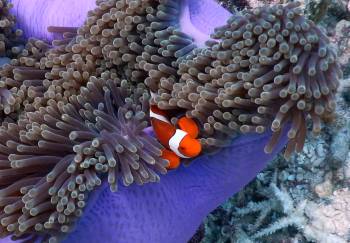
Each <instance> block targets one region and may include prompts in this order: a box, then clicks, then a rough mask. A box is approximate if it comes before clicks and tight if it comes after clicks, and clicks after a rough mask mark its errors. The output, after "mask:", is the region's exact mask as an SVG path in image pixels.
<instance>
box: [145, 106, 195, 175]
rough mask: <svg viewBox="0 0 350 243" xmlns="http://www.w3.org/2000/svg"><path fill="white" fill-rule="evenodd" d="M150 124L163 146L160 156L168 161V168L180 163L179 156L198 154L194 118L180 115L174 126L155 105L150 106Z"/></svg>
mask: <svg viewBox="0 0 350 243" xmlns="http://www.w3.org/2000/svg"><path fill="white" fill-rule="evenodd" d="M150 118H151V124H152V127H153V130H154V133H155V134H156V136H157V138H158V140H159V142H160V143H161V144H162V145H163V146H164V147H165V148H164V149H163V150H162V158H163V159H166V160H168V161H169V166H168V169H175V168H177V167H178V166H179V165H180V158H193V157H196V156H197V155H199V154H200V152H201V151H202V146H201V144H200V142H199V141H198V140H197V139H196V138H197V136H198V134H199V129H198V126H197V124H196V122H195V121H194V120H192V119H191V118H188V117H185V116H184V117H181V118H180V119H179V120H178V121H177V126H178V128H176V127H175V126H174V125H173V124H171V122H170V121H169V119H168V118H167V114H166V112H165V111H163V110H161V109H159V108H158V107H157V106H156V105H151V108H150Z"/></svg>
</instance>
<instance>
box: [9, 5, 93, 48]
mask: <svg viewBox="0 0 350 243" xmlns="http://www.w3.org/2000/svg"><path fill="white" fill-rule="evenodd" d="M10 2H12V4H13V5H14V8H13V9H12V13H13V14H14V15H16V17H17V19H18V21H17V22H18V27H19V28H21V29H22V30H23V31H24V35H25V37H27V38H28V37H35V38H38V39H42V40H48V41H51V40H53V39H54V38H56V37H57V36H56V35H54V34H53V33H49V32H47V27H48V26H65V27H79V26H81V25H82V24H83V23H84V21H85V19H86V14H87V12H88V11H89V10H92V9H94V8H95V7H96V3H95V2H96V0H10Z"/></svg>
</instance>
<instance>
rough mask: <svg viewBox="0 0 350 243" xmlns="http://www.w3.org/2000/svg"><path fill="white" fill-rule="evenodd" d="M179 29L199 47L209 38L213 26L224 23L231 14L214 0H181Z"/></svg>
mask: <svg viewBox="0 0 350 243" xmlns="http://www.w3.org/2000/svg"><path fill="white" fill-rule="evenodd" d="M181 11H182V12H181V16H180V26H181V30H182V31H183V32H185V33H187V34H189V35H190V36H192V37H193V38H194V41H195V43H196V44H197V45H198V46H199V47H203V46H204V42H205V41H206V40H208V39H209V35H210V34H211V33H213V31H214V28H215V27H218V26H221V25H224V24H225V23H226V21H227V19H228V18H229V17H230V16H231V15H232V14H231V13H230V12H228V11H227V10H226V9H224V8H223V7H222V6H220V5H219V4H218V3H217V2H216V1H214V0H204V1H203V0H202V1H198V0H182V10H181Z"/></svg>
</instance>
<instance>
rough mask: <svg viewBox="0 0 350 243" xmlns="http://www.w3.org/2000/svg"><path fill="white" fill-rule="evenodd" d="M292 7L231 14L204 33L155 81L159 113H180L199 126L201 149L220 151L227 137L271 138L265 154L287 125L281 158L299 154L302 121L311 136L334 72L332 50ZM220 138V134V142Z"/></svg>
mask: <svg viewBox="0 0 350 243" xmlns="http://www.w3.org/2000/svg"><path fill="white" fill-rule="evenodd" d="M298 6H299V4H298V3H289V4H287V5H285V6H284V5H274V6H272V7H269V6H264V7H259V8H256V9H251V10H244V11H242V12H241V13H237V14H236V15H234V16H233V17H232V18H230V20H229V21H228V22H227V24H226V25H224V26H222V27H219V28H217V29H216V31H215V32H214V33H213V34H212V38H214V39H215V40H216V41H210V42H208V43H207V45H208V46H207V47H206V48H196V49H194V50H193V52H191V54H190V55H187V56H186V57H185V58H184V59H181V60H179V61H178V71H177V74H179V76H178V77H177V76H175V77H176V78H175V79H174V80H172V82H169V81H168V80H167V79H162V80H161V82H159V83H158V86H157V87H158V89H157V94H156V97H155V99H154V100H155V101H156V103H157V104H158V106H159V107H161V108H163V109H185V110H186V114H187V116H189V117H193V118H196V119H198V121H199V122H200V123H201V124H202V125H203V128H204V129H203V131H202V142H203V144H204V145H206V146H221V145H225V142H223V141H222V139H223V138H224V137H230V136H231V135H232V134H234V133H235V132H238V131H240V132H242V133H248V132H257V133H263V132H265V131H266V129H268V128H269V127H270V128H271V130H272V131H273V132H274V135H273V136H272V138H271V141H270V143H269V144H268V145H267V146H266V148H265V151H266V152H271V150H272V148H273V147H274V145H275V144H276V143H277V142H278V137H279V135H280V131H281V128H283V126H284V125H285V124H287V123H291V128H290V130H289V133H288V137H289V138H290V142H289V143H288V146H287V149H286V152H285V156H286V157H289V156H290V155H291V153H292V152H293V151H294V150H296V151H300V150H301V149H302V147H303V143H304V140H305V135H306V121H305V120H306V119H307V118H308V117H311V118H312V120H313V132H314V133H319V132H320V129H321V120H322V119H323V118H325V117H329V116H331V114H332V113H333V112H334V109H335V101H334V98H335V97H334V96H335V92H336V90H337V88H338V86H339V84H338V79H339V78H341V76H342V73H341V70H340V67H339V65H338V63H337V62H336V58H337V56H336V51H335V49H334V48H333V47H332V46H331V45H330V44H329V40H328V38H327V37H326V35H325V34H324V33H323V31H322V30H321V29H319V28H318V27H317V26H315V24H314V23H313V22H312V21H310V20H307V19H305V18H304V17H303V16H302V15H301V9H300V8H298ZM226 135H228V136H226Z"/></svg>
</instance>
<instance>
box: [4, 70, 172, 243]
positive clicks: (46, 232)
mask: <svg viewBox="0 0 350 243" xmlns="http://www.w3.org/2000/svg"><path fill="white" fill-rule="evenodd" d="M119 82H120V81H119ZM117 83H118V81H117V80H110V79H109V80H103V79H97V78H95V77H91V78H90V81H89V82H88V83H87V85H86V87H84V88H81V95H78V96H71V98H70V103H68V104H64V103H63V102H61V101H60V102H56V101H54V100H50V101H48V104H49V105H48V106H47V107H45V108H43V107H41V108H40V109H39V110H38V111H34V112H27V113H25V116H24V117H22V118H21V119H20V120H19V121H18V125H16V124H12V123H9V124H7V123H4V124H3V126H2V127H1V131H2V132H1V136H2V138H1V141H2V149H1V156H2V164H1V170H0V173H1V174H2V175H3V176H2V177H1V181H0V182H1V187H2V189H1V190H0V195H1V202H2V203H1V207H2V210H3V214H1V217H0V218H1V225H2V227H1V228H0V229H1V231H2V235H8V234H14V235H15V236H17V237H20V236H22V235H24V236H25V235H26V233H28V232H37V233H38V234H39V235H42V236H43V237H44V239H45V238H50V239H51V241H53V240H54V239H58V238H59V237H60V234H62V233H67V232H69V231H70V230H71V229H72V226H73V223H74V221H75V220H76V219H77V218H78V217H80V216H81V215H82V210H83V208H84V207H85V205H86V202H87V201H86V200H87V198H88V195H89V192H90V191H92V190H94V188H95V187H96V186H99V185H100V184H101V181H102V179H103V178H104V177H105V176H106V177H107V180H108V182H109V183H110V185H111V190H113V191H115V190H116V188H117V183H118V180H119V179H120V180H122V181H123V183H124V185H130V184H132V183H133V182H136V183H138V184H140V185H141V184H143V183H147V182H155V181H158V180H159V176H158V175H157V173H158V172H160V173H163V174H164V173H166V169H165V167H166V166H167V163H168V162H167V161H165V160H163V159H161V158H160V155H161V148H162V147H161V145H160V144H159V143H158V142H157V141H156V140H155V139H154V138H152V137H150V136H148V135H147V134H146V133H145V132H144V131H143V130H144V128H145V127H147V126H148V125H149V124H148V121H147V120H148V119H147V115H146V113H145V112H146V111H147V109H148V94H147V93H144V92H143V91H144V89H137V90H136V91H133V93H131V91H132V90H131V89H130V87H128V86H127V83H126V82H125V81H124V82H121V83H122V84H123V87H119V88H118V87H117ZM51 241H50V242H51Z"/></svg>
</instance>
